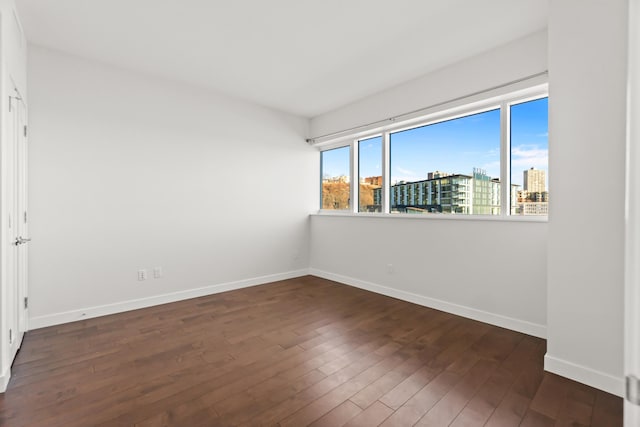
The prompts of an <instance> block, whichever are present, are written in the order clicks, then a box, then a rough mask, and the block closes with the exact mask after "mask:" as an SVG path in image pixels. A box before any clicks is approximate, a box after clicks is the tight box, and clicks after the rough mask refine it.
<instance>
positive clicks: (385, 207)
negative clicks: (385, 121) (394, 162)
mask: <svg viewBox="0 0 640 427" xmlns="http://www.w3.org/2000/svg"><path fill="white" fill-rule="evenodd" d="M389 140H390V137H389V132H383V134H382V200H381V203H382V209H381V211H382V213H385V214H388V213H389V212H390V211H391V208H390V202H389V194H390V193H391V183H390V182H389V177H390V173H389V167H390V165H391V162H390V156H389V153H390V149H389Z"/></svg>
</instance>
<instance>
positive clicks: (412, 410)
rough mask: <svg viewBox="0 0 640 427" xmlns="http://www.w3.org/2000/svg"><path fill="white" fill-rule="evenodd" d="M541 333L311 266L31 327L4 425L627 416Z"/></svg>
mask: <svg viewBox="0 0 640 427" xmlns="http://www.w3.org/2000/svg"><path fill="white" fill-rule="evenodd" d="M544 353H545V341H544V340H541V339H538V338H534V337H531V336H527V335H523V334H519V333H516V332H513V331H509V330H506V329H501V328H498V327H495V326H491V325H487V324H484V323H480V322H476V321H473V320H468V319H464V318H461V317H457V316H454V315H451V314H447V313H443V312H440V311H436V310H431V309H428V308H425V307H421V306H417V305H413V304H410V303H406V302H403V301H399V300H395V299H392V298H387V297H384V296H381V295H377V294H374V293H370V292H366V291H362V290H359V289H356V288H352V287H349V286H345V285H340V284H337V283H334V282H331V281H327V280H324V279H319V278H316V277H311V276H308V277H303V278H299V279H292V280H287V281H282V282H277V283H272V284H268V285H263V286H256V287H252V288H247V289H242V290H238V291H233V292H226V293H222V294H217V295H211V296H207V297H203V298H198V299H192V300H188V301H182V302H177V303H173V304H167V305H162V306H157V307H152V308H148V309H144V310H136V311H131V312H127V313H122V314H118V315H113V316H106V317H102V318H97V319H90V320H85V321H81V322H76V323H70V324H66V325H61V326H56V327H50V328H45V329H39V330H35V331H31V332H29V333H28V334H27V335H26V337H25V341H24V344H23V346H22V349H21V350H20V353H19V354H18V357H17V359H16V361H15V363H14V365H13V369H12V373H13V376H12V379H11V383H10V384H9V389H8V390H7V392H6V393H5V394H4V395H0V425H2V426H47V427H57V426H64V427H73V426H82V427H86V426H131V425H135V426H185V427H192V426H236V425H240V426H253V425H280V426H283V427H284V426H305V425H313V426H330V427H337V426H342V425H348V426H367V427H369V426H377V425H383V426H412V425H416V426H448V425H451V426H611V427H616V426H621V425H622V399H620V398H618V397H615V396H612V395H610V394H607V393H604V392H601V391H598V390H595V389H593V388H590V387H587V386H585V385H582V384H579V383H576V382H573V381H570V380H567V379H564V378H562V377H559V376H556V375H553V374H549V373H545V372H544V371H543V367H542V365H543V355H544Z"/></svg>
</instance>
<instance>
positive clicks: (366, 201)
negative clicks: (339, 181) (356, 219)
mask: <svg viewBox="0 0 640 427" xmlns="http://www.w3.org/2000/svg"><path fill="white" fill-rule="evenodd" d="M358 157H359V158H358V165H359V166H358V169H359V171H360V172H359V173H360V176H359V177H358V182H359V185H360V187H359V195H358V198H359V199H360V200H359V203H358V212H382V137H381V136H377V137H375V138H369V139H363V140H362V141H358Z"/></svg>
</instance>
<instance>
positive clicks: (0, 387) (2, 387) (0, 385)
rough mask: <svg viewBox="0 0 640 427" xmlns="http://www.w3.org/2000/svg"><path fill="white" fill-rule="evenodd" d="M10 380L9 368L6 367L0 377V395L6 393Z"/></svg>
mask: <svg viewBox="0 0 640 427" xmlns="http://www.w3.org/2000/svg"><path fill="white" fill-rule="evenodd" d="M10 380H11V366H7V370H6V371H5V372H4V373H3V374H2V375H1V376H0V393H4V392H5V391H7V386H9V381H10Z"/></svg>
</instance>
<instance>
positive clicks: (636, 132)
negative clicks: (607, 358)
mask: <svg viewBox="0 0 640 427" xmlns="http://www.w3.org/2000/svg"><path fill="white" fill-rule="evenodd" d="M639 27H640V0H631V1H630V2H629V30H628V31H629V45H628V64H627V66H628V69H627V129H626V130H627V145H626V186H625V190H626V194H625V298H624V300H625V340H624V373H625V375H634V376H636V377H639V376H640V338H639V334H640V266H638V262H637V259H638V256H640V172H639V171H638V166H640V124H639V123H638V121H637V120H636V119H635V118H636V117H637V116H638V113H640V78H638V72H640V54H638V49H639V48H640V28H639ZM624 422H625V426H638V425H640V406H638V405H634V404H633V403H631V402H630V401H629V400H628V399H625V402H624Z"/></svg>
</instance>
